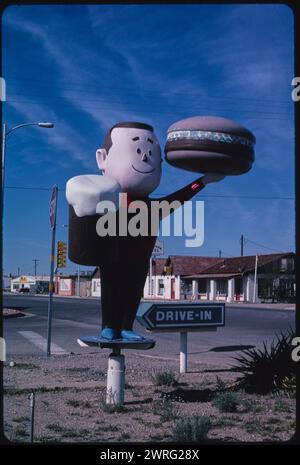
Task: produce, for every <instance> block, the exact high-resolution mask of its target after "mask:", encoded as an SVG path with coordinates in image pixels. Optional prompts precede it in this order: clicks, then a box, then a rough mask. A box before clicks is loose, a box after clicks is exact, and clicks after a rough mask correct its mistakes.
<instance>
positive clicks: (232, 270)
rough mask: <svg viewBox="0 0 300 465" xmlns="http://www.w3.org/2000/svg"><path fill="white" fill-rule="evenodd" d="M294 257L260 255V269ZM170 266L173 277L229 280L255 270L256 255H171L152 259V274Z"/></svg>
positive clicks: (286, 255)
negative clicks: (282, 259)
mask: <svg viewBox="0 0 300 465" xmlns="http://www.w3.org/2000/svg"><path fill="white" fill-rule="evenodd" d="M291 256H294V253H293V252H282V253H275V254H267V255H258V268H260V267H262V266H264V265H267V264H268V263H272V262H274V261H276V260H278V259H280V258H284V257H291ZM166 265H170V266H171V269H172V272H171V274H172V275H179V276H182V277H185V278H189V279H192V278H195V279H196V278H213V277H215V276H219V277H220V278H222V277H223V278H225V277H226V278H229V277H234V276H242V275H243V274H245V273H249V272H251V271H253V270H254V269H255V255H249V256H245V257H228V258H222V257H221V258H220V257H199V256H186V255H185V256H184V255H170V256H169V257H164V258H153V259H152V267H153V268H152V273H153V275H156V276H159V275H162V274H163V272H164V267H165V266H166ZM91 277H92V278H96V279H97V278H99V277H100V272H99V268H98V267H96V268H95V270H94V272H93V274H92V276H91Z"/></svg>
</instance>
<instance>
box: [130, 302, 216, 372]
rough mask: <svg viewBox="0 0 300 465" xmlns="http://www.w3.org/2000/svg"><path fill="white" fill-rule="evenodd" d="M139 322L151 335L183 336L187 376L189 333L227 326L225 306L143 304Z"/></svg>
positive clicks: (182, 366)
mask: <svg viewBox="0 0 300 465" xmlns="http://www.w3.org/2000/svg"><path fill="white" fill-rule="evenodd" d="M137 320H138V322H139V323H140V324H141V325H142V326H144V327H146V329H147V330H148V331H151V332H171V331H172V332H179V333H180V357H179V358H180V373H186V372H187V337H188V332H191V331H216V330H217V328H218V327H220V326H224V325H225V304H222V303H221V304H219V303H218V304H214V303H212V304H211V303H185V302H176V303H142V304H141V305H140V308H139V310H138V313H137Z"/></svg>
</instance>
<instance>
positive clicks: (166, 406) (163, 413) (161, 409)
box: [152, 399, 179, 422]
mask: <svg viewBox="0 0 300 465" xmlns="http://www.w3.org/2000/svg"><path fill="white" fill-rule="evenodd" d="M152 410H153V413H155V414H158V415H159V416H160V419H161V421H162V422H165V421H171V420H174V419H175V418H176V417H177V416H178V413H179V406H178V405H176V404H175V402H173V401H172V400H169V399H162V400H157V401H156V402H154V403H153V407H152Z"/></svg>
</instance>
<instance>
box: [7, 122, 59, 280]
mask: <svg viewBox="0 0 300 465" xmlns="http://www.w3.org/2000/svg"><path fill="white" fill-rule="evenodd" d="M25 126H39V127H40V128H46V129H50V128H53V127H54V124H53V123H50V122H46V121H44V122H37V123H23V124H18V125H17V126H13V127H12V128H10V129H9V128H8V127H7V123H4V124H3V126H2V191H1V192H2V198H1V202H0V209H1V211H0V213H1V220H0V228H1V231H0V233H1V240H0V247H1V251H2V257H3V215H4V176H5V152H6V139H7V136H9V134H11V133H12V132H13V131H16V130H17V129H20V128H23V127H25ZM2 271H3V262H2V263H1V266H0V274H1V275H2Z"/></svg>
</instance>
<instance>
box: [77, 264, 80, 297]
mask: <svg viewBox="0 0 300 465" xmlns="http://www.w3.org/2000/svg"><path fill="white" fill-rule="evenodd" d="M77 282H78V289H77V295H78V297H80V265H78V267H77Z"/></svg>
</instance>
